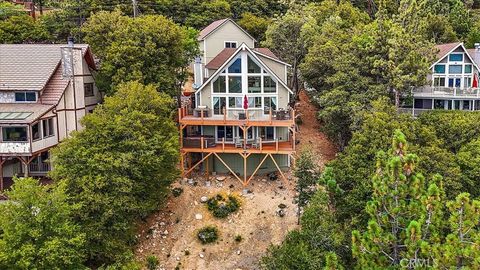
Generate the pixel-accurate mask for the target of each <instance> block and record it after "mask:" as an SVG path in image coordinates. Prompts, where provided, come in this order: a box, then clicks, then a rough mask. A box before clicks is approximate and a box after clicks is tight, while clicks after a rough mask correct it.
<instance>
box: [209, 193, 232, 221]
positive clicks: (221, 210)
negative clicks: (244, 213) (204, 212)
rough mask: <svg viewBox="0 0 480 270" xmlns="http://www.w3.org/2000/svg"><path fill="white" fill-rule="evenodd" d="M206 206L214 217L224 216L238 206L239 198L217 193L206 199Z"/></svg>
mask: <svg viewBox="0 0 480 270" xmlns="http://www.w3.org/2000/svg"><path fill="white" fill-rule="evenodd" d="M207 208H208V210H209V211H210V212H212V214H213V216H214V217H217V218H225V217H227V216H228V215H230V214H231V213H234V212H236V211H237V210H238V209H239V208H240V200H239V199H238V198H237V197H236V196H234V195H228V196H224V195H222V194H217V195H215V196H213V197H212V198H210V199H208V201H207Z"/></svg>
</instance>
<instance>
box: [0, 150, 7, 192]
mask: <svg viewBox="0 0 480 270" xmlns="http://www.w3.org/2000/svg"><path fill="white" fill-rule="evenodd" d="M6 161H7V159H6V158H4V157H0V191H3V164H5V162H6Z"/></svg>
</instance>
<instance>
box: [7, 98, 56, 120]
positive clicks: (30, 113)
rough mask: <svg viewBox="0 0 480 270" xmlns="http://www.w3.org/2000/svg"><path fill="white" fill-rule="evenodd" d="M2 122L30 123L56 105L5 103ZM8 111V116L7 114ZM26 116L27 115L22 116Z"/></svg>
mask: <svg viewBox="0 0 480 270" xmlns="http://www.w3.org/2000/svg"><path fill="white" fill-rule="evenodd" d="M1 105H2V106H1V107H0V115H2V117H1V119H0V123H2V124H3V123H26V124H27V123H30V122H32V121H34V120H35V119H37V118H39V117H40V116H42V115H44V114H45V113H47V112H48V111H50V110H51V109H52V108H53V107H54V106H52V105H44V104H38V103H3V104H1ZM7 113H8V115H7V116H5V115H6V114H7ZM20 116H26V117H20Z"/></svg>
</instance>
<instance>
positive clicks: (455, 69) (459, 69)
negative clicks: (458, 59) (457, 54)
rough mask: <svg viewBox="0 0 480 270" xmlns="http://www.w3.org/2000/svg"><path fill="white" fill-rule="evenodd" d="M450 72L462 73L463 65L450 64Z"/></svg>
mask: <svg viewBox="0 0 480 270" xmlns="http://www.w3.org/2000/svg"><path fill="white" fill-rule="evenodd" d="M448 73H450V74H462V65H449V66H448Z"/></svg>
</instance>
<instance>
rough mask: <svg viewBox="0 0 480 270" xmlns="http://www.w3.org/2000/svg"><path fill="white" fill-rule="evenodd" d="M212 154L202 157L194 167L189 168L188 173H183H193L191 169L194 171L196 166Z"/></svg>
mask: <svg viewBox="0 0 480 270" xmlns="http://www.w3.org/2000/svg"><path fill="white" fill-rule="evenodd" d="M211 154H212V153H208V154H207V155H206V156H204V157H203V158H202V159H201V160H200V161H199V162H197V163H195V165H193V167H191V168H190V169H188V171H187V172H186V173H185V175H188V174H189V173H190V172H191V171H193V169H195V167H197V166H198V165H200V163H202V162H203V161H204V160H205V159H207V158H208V157H209V156H210V155H211Z"/></svg>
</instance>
